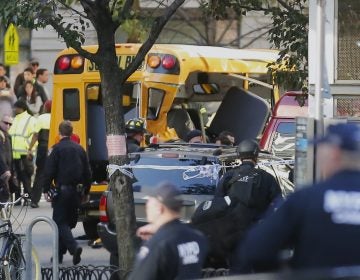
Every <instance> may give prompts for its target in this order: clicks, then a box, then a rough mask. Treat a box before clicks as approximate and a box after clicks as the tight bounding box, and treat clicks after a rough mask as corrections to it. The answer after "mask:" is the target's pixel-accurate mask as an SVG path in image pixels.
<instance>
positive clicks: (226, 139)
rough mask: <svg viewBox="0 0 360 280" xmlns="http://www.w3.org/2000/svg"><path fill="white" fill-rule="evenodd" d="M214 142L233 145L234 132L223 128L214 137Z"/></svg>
mask: <svg viewBox="0 0 360 280" xmlns="http://www.w3.org/2000/svg"><path fill="white" fill-rule="evenodd" d="M215 144H217V145H224V146H234V145H235V135H234V133H232V132H230V131H227V130H224V131H222V132H221V133H220V134H219V136H218V137H217V138H216V141H215Z"/></svg>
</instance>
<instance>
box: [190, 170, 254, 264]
mask: <svg viewBox="0 0 360 280" xmlns="http://www.w3.org/2000/svg"><path fill="white" fill-rule="evenodd" d="M256 171H257V170H256V169H251V170H244V171H242V170H239V172H236V173H235V175H234V176H233V178H232V179H230V181H229V189H228V196H225V197H215V198H214V199H212V200H210V201H204V202H202V203H201V204H200V205H199V206H198V207H197V209H196V210H195V212H194V214H193V216H192V218H191V223H192V225H193V226H194V228H196V229H198V230H200V231H201V232H202V233H203V234H204V235H205V236H207V238H208V241H209V254H208V257H209V259H210V260H211V261H210V263H213V261H215V262H223V261H224V260H226V259H227V257H228V256H229V254H230V253H231V252H232V251H233V250H234V248H235V247H236V243H237V242H238V240H240V239H241V238H242V237H243V235H244V233H245V231H246V229H248V227H249V226H250V225H251V224H252V223H253V221H254V218H255V215H256V211H255V210H254V208H252V205H253V204H254V203H253V199H252V192H253V191H252V190H253V188H256V187H257V185H259V184H260V178H258V177H260V176H258V175H259V172H256Z"/></svg>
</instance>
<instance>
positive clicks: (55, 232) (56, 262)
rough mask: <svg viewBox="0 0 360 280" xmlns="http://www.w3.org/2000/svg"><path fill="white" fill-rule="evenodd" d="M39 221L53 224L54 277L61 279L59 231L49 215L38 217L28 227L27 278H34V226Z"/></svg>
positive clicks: (26, 249) (26, 247)
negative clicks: (32, 252) (32, 253)
mask: <svg viewBox="0 0 360 280" xmlns="http://www.w3.org/2000/svg"><path fill="white" fill-rule="evenodd" d="M38 222H45V223H48V224H49V225H50V226H51V229H52V232H53V246H52V248H53V260H52V269H53V279H59V254H58V252H59V231H58V227H57V225H56V224H55V222H54V221H53V220H52V219H50V218H49V217H36V218H35V219H34V220H32V221H31V223H30V224H29V226H28V228H27V229H26V237H27V238H26V243H25V259H26V275H25V279H26V280H32V256H31V250H32V228H33V226H34V225H35V224H36V223H38Z"/></svg>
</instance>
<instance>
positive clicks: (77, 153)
mask: <svg viewBox="0 0 360 280" xmlns="http://www.w3.org/2000/svg"><path fill="white" fill-rule="evenodd" d="M44 176H45V178H44V184H43V188H44V192H48V191H49V186H50V185H51V182H52V181H53V180H54V181H55V185H56V186H61V185H71V186H74V187H75V186H76V185H78V184H83V185H84V188H85V194H87V193H88V192H89V190H90V186H91V171H90V165H89V161H88V158H87V155H86V152H85V150H84V149H83V148H82V147H81V146H80V145H79V144H77V143H74V142H73V141H71V140H70V137H65V138H62V139H61V140H60V142H59V143H57V144H56V145H54V147H53V149H52V151H51V153H50V155H49V156H48V158H47V159H46V165H45V170H44Z"/></svg>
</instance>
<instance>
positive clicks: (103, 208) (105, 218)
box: [99, 195, 109, 223]
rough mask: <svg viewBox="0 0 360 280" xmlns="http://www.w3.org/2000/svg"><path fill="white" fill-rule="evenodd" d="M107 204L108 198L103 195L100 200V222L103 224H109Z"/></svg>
mask: <svg viewBox="0 0 360 280" xmlns="http://www.w3.org/2000/svg"><path fill="white" fill-rule="evenodd" d="M106 204H107V198H106V196H105V195H102V196H101V198H100V204H99V212H100V222H103V223H108V222H109V217H108V216H107V214H106Z"/></svg>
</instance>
